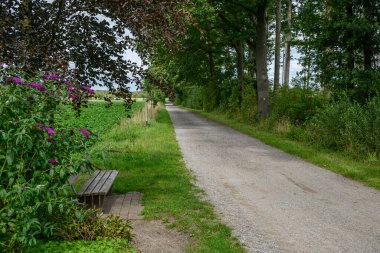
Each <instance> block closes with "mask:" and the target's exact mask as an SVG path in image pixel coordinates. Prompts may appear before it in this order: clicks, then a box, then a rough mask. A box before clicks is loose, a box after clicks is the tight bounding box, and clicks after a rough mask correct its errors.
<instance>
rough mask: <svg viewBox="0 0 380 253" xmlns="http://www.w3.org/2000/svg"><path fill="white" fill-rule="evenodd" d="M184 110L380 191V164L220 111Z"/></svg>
mask: <svg viewBox="0 0 380 253" xmlns="http://www.w3.org/2000/svg"><path fill="white" fill-rule="evenodd" d="M182 108H183V109H186V110H189V111H192V112H195V113H197V114H200V115H202V116H204V117H206V118H208V119H210V120H213V121H216V122H218V123H221V124H223V125H226V126H229V127H231V128H233V129H235V130H238V131H240V132H243V133H246V134H248V135H250V136H252V137H255V138H257V139H259V140H261V141H262V142H264V143H266V144H268V145H270V146H273V147H276V148H279V149H281V150H283V151H285V152H287V153H289V154H292V155H296V156H298V157H300V158H302V159H304V160H306V161H308V162H311V163H313V164H315V165H318V166H320V167H323V168H326V169H328V170H330V171H333V172H336V173H339V174H341V175H343V176H345V177H348V178H351V179H354V180H357V181H360V182H363V183H365V184H367V185H369V186H372V187H374V188H376V189H380V164H379V162H377V161H376V162H367V161H359V160H354V159H352V158H349V157H345V156H343V155H342V154H339V153H336V152H333V151H328V150H324V149H320V148H317V147H313V146H310V145H308V144H306V143H302V142H297V141H293V140H289V139H287V138H285V137H281V136H278V135H275V134H273V133H269V132H264V131H260V130H257V129H256V128H255V126H252V125H249V124H246V123H243V122H240V121H238V120H236V119H233V118H231V117H228V116H227V115H226V114H223V113H219V112H211V113H210V112H204V111H202V110H195V109H190V108H185V107H182Z"/></svg>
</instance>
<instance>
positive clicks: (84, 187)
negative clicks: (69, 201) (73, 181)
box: [77, 170, 100, 196]
mask: <svg viewBox="0 0 380 253" xmlns="http://www.w3.org/2000/svg"><path fill="white" fill-rule="evenodd" d="M99 174H100V171H99V170H96V171H94V174H92V176H91V178H90V179H89V180H87V182H86V183H85V184H84V185H83V186H82V188H81V189H80V190H79V192H78V193H77V195H79V196H81V195H83V194H84V193H85V192H86V190H87V189H88V188H89V186H90V185H91V184H92V182H93V179H95V178H96V177H97V176H98V175H99Z"/></svg>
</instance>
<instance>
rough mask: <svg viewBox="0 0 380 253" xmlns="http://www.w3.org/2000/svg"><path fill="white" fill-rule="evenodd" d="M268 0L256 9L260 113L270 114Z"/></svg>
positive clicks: (263, 115) (260, 3)
mask: <svg viewBox="0 0 380 253" xmlns="http://www.w3.org/2000/svg"><path fill="white" fill-rule="evenodd" d="M266 12H267V1H266V0H265V1H260V2H259V3H258V5H257V9H256V20H257V24H256V36H257V37H256V73H257V98H258V111H259V115H260V116H261V117H263V118H265V117H267V116H268V114H269V82H268V68H267V21H266Z"/></svg>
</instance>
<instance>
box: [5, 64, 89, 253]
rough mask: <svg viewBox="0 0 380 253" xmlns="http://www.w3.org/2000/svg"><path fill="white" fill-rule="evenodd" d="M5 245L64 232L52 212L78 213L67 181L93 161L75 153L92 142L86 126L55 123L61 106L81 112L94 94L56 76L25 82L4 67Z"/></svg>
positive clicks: (27, 241) (26, 241)
mask: <svg viewBox="0 0 380 253" xmlns="http://www.w3.org/2000/svg"><path fill="white" fill-rule="evenodd" d="M0 78H1V79H0V80H3V82H2V84H0V115H1V122H0V247H1V248H5V249H12V248H13V249H15V248H18V247H24V246H26V245H32V244H35V242H36V239H37V238H44V237H52V236H54V235H55V234H56V233H57V231H58V230H59V226H58V224H57V223H56V222H52V217H53V216H54V215H53V210H60V212H67V213H70V212H74V211H76V212H79V210H78V209H77V207H76V205H75V203H73V201H72V200H71V199H70V198H69V197H68V196H69V193H68V192H67V186H66V182H67V179H68V177H69V176H70V175H71V174H74V173H77V172H78V171H80V169H81V166H83V165H85V164H87V163H88V161H87V160H86V159H84V158H82V157H80V156H73V155H72V154H73V153H78V152H80V151H82V150H83V149H84V148H85V147H86V146H87V145H88V144H89V142H91V136H90V134H91V132H89V131H87V130H86V129H83V128H81V129H65V128H63V127H62V126H60V125H59V124H57V123H56V122H55V120H54V119H55V118H54V117H55V115H56V114H57V113H58V112H57V110H58V107H59V104H70V105H71V106H72V107H73V108H74V109H75V110H76V111H77V112H78V113H79V112H80V108H81V106H82V105H83V103H85V102H86V101H87V99H88V98H89V97H90V96H91V95H92V94H93V93H94V92H93V90H91V88H90V87H89V86H83V85H80V84H76V83H72V82H69V81H68V80H64V79H63V78H60V77H59V76H58V75H56V74H49V75H44V76H37V77H33V78H29V79H28V80H25V79H24V78H22V75H19V76H17V75H16V74H15V73H7V72H6V71H5V70H1V69H0Z"/></svg>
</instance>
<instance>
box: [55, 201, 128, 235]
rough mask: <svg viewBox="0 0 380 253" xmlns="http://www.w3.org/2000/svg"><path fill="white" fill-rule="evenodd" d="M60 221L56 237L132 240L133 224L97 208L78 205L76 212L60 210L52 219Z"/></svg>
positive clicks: (56, 221)
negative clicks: (103, 213)
mask: <svg viewBox="0 0 380 253" xmlns="http://www.w3.org/2000/svg"><path fill="white" fill-rule="evenodd" d="M51 221H52V222H55V223H59V224H60V226H59V228H58V229H57V231H56V233H55V235H54V239H57V240H62V239H63V240H66V241H76V240H88V241H93V240H96V239H97V238H99V237H102V238H109V239H111V238H121V239H125V240H127V241H131V240H132V234H131V225H130V223H129V222H127V221H124V220H122V219H121V218H120V217H119V216H113V215H110V216H104V215H102V213H101V212H100V211H98V210H96V209H88V210H86V211H83V210H82V209H81V208H80V207H77V209H76V210H75V212H68V213H67V212H58V213H56V214H55V216H54V217H52V219H51Z"/></svg>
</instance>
